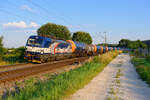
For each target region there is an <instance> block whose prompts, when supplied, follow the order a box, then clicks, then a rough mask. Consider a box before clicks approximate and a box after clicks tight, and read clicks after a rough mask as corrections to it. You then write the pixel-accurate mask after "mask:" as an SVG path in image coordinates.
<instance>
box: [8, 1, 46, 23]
mask: <svg viewBox="0 0 150 100" xmlns="http://www.w3.org/2000/svg"><path fill="white" fill-rule="evenodd" d="M5 2H7V3H9V4H11V5H12V7H14V8H16V9H18V6H19V7H20V5H17V4H16V3H13V2H11V1H9V0H5ZM28 13H31V14H34V15H37V16H40V19H44V20H46V17H44V16H42V15H41V14H37V13H35V12H29V11H28ZM25 19H27V18H25ZM28 19H29V20H31V21H33V20H34V19H33V18H32V19H31V18H28ZM34 21H35V20H34Z"/></svg>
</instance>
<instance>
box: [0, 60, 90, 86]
mask: <svg viewBox="0 0 150 100" xmlns="http://www.w3.org/2000/svg"><path fill="white" fill-rule="evenodd" d="M86 59H88V57H81V58H73V59H67V60H63V61H56V62H53V63H46V64H39V65H38V64H37V65H34V66H30V67H24V68H19V69H15V70H8V71H4V72H0V83H5V82H8V81H14V80H18V79H22V78H25V77H27V76H32V75H36V74H39V73H43V72H46V71H52V72H55V71H56V69H59V68H63V67H64V66H67V65H70V64H73V63H74V62H81V61H84V60H86Z"/></svg>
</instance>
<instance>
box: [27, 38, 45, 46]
mask: <svg viewBox="0 0 150 100" xmlns="http://www.w3.org/2000/svg"><path fill="white" fill-rule="evenodd" d="M42 42H43V39H41V38H38V37H30V38H29V39H28V41H27V46H34V47H41V45H42Z"/></svg>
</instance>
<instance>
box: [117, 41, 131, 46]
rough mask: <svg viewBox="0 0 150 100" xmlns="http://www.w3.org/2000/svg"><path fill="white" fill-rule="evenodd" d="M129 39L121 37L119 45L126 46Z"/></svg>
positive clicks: (128, 43)
mask: <svg viewBox="0 0 150 100" xmlns="http://www.w3.org/2000/svg"><path fill="white" fill-rule="evenodd" d="M130 43H131V41H130V40H128V39H121V40H120V41H119V47H125V48H127V47H128V46H129V45H130Z"/></svg>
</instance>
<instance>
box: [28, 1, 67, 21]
mask: <svg viewBox="0 0 150 100" xmlns="http://www.w3.org/2000/svg"><path fill="white" fill-rule="evenodd" d="M27 1H28V2H30V3H31V4H32V5H34V6H36V7H38V8H40V9H42V10H43V11H44V12H46V13H48V14H49V13H52V14H54V13H53V12H50V11H49V10H47V9H46V8H44V7H42V6H40V5H39V4H37V3H35V2H33V1H31V0H27ZM54 15H55V16H56V17H59V16H57V15H56V14H54ZM50 17H52V16H50ZM59 18H60V17H59ZM60 19H62V20H63V21H64V22H66V23H68V21H66V20H65V19H63V18H60Z"/></svg>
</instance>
